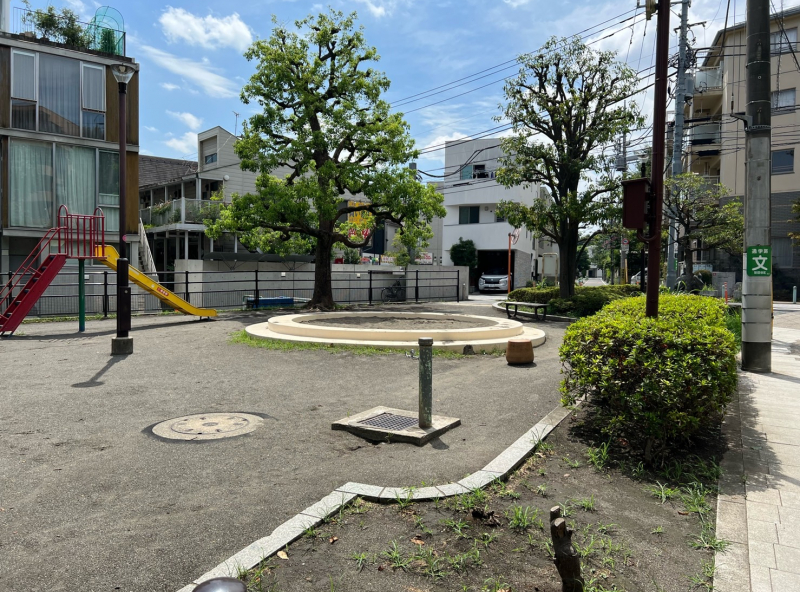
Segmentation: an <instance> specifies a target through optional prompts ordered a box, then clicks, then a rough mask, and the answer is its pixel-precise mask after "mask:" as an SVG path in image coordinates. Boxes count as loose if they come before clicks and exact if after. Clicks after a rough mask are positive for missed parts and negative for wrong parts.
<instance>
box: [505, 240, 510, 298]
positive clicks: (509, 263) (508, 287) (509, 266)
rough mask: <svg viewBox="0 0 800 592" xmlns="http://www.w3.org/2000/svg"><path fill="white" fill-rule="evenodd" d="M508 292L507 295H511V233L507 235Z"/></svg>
mask: <svg viewBox="0 0 800 592" xmlns="http://www.w3.org/2000/svg"><path fill="white" fill-rule="evenodd" d="M507 286H508V291H507V292H506V293H507V294H511V233H510V232H509V233H508V282H507Z"/></svg>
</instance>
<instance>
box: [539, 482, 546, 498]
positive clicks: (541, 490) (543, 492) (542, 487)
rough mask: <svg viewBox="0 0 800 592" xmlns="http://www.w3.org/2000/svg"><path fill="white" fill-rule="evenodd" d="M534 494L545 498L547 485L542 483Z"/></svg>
mask: <svg viewBox="0 0 800 592" xmlns="http://www.w3.org/2000/svg"><path fill="white" fill-rule="evenodd" d="M536 493H538V494H539V495H541V496H542V497H547V483H542V484H541V485H540V486H539V487H537V488H536Z"/></svg>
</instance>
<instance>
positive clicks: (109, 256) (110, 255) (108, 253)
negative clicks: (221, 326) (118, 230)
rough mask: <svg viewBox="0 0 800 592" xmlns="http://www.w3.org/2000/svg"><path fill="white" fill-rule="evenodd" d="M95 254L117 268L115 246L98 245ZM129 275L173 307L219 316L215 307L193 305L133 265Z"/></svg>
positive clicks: (129, 267)
mask: <svg viewBox="0 0 800 592" xmlns="http://www.w3.org/2000/svg"><path fill="white" fill-rule="evenodd" d="M95 255H96V258H97V259H99V260H100V261H102V262H103V263H104V264H105V265H107V266H108V267H110V268H111V269H113V270H114V271H116V270H117V259H119V253H117V250H116V249H115V248H114V247H111V246H109V245H104V246H98V247H96V251H95ZM128 277H129V278H130V280H131V281H132V282H133V283H134V284H136V285H137V286H139V287H140V288H142V289H144V290H147V291H148V292H150V293H151V294H152V295H153V296H155V297H156V298H158V299H159V300H161V301H162V302H166V303H167V304H169V305H170V306H171V307H172V308H174V309H175V310H179V311H181V312H182V313H184V314H190V315H194V316H196V317H215V316H217V311H216V310H214V309H213V308H197V307H196V306H192V305H191V304H189V303H188V302H186V301H185V300H184V299H183V298H181V297H180V296H178V295H177V294H175V293H173V292H170V291H169V290H167V289H166V288H165V287H164V286H162V285H161V284H159V283H158V282H156V281H154V280H153V279H151V278H150V277H149V276H147V275H145V274H143V273H142V272H141V271H139V270H138V269H136V268H135V267H133V266H131V265H129V266H128Z"/></svg>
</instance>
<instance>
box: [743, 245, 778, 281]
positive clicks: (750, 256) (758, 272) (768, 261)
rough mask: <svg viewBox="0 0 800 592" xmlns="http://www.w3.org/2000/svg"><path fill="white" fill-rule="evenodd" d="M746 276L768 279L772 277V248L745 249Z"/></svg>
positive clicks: (752, 247)
mask: <svg viewBox="0 0 800 592" xmlns="http://www.w3.org/2000/svg"><path fill="white" fill-rule="evenodd" d="M747 275H748V276H750V277H768V276H771V275H772V247H771V246H767V245H753V246H751V247H747Z"/></svg>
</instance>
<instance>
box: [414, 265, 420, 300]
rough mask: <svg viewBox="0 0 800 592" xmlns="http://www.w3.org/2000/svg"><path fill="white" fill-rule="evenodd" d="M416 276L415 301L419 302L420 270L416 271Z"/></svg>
mask: <svg viewBox="0 0 800 592" xmlns="http://www.w3.org/2000/svg"><path fill="white" fill-rule="evenodd" d="M416 276H417V277H416V279H415V280H414V301H415V302H419V269H417V270H416Z"/></svg>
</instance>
